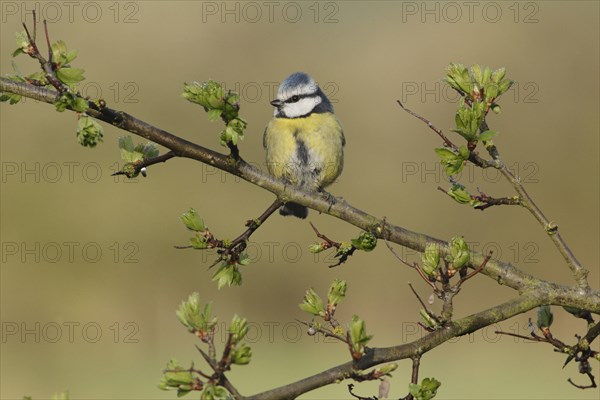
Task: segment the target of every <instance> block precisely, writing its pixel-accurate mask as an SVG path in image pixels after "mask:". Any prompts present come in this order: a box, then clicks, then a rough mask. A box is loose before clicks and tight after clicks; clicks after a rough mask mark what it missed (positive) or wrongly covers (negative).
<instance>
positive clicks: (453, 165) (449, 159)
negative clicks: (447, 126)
mask: <svg viewBox="0 0 600 400" xmlns="http://www.w3.org/2000/svg"><path fill="white" fill-rule="evenodd" d="M434 150H435V152H436V154H437V155H438V156H439V157H440V159H441V161H440V163H441V164H442V166H443V167H444V171H445V172H446V174H447V175H449V176H452V175H455V174H458V173H460V171H462V169H463V167H464V166H465V160H464V159H463V158H462V156H460V155H459V154H456V153H454V152H453V151H451V150H448V149H444V148H436V149H434Z"/></svg>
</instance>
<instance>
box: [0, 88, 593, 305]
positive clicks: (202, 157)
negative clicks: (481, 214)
mask: <svg viewBox="0 0 600 400" xmlns="http://www.w3.org/2000/svg"><path fill="white" fill-rule="evenodd" d="M0 92H10V93H15V94H20V95H22V96H25V97H30V98H33V99H37V100H39V101H43V102H46V103H54V102H55V101H56V99H57V97H58V92H56V91H54V90H49V89H45V88H40V87H37V86H34V85H30V84H27V83H21V82H14V81H12V80H10V79H7V78H1V77H0ZM90 107H91V108H90V109H88V110H87V111H86V113H87V114H88V115H91V116H92V117H94V118H97V119H99V120H101V121H104V122H107V123H109V124H111V125H113V126H115V127H117V128H119V129H123V130H126V131H128V132H131V133H133V134H135V135H138V136H141V137H143V138H145V139H148V140H150V141H152V142H154V143H157V144H160V145H162V146H164V147H167V148H168V149H170V150H171V151H173V152H175V153H176V154H177V155H178V156H180V157H185V158H191V159H194V160H197V161H200V162H203V163H205V164H208V165H212V166H214V167H216V168H219V169H221V170H223V171H227V172H229V173H231V174H233V175H235V176H239V177H240V178H242V179H244V180H246V181H248V182H250V183H253V184H254V185H257V186H259V187H261V188H263V189H266V190H268V191H270V192H271V193H273V194H275V195H276V196H277V197H279V198H282V197H285V199H286V201H293V202H295V203H299V204H302V205H304V206H307V207H310V208H312V209H313V210H316V211H319V212H321V213H324V214H329V215H332V216H334V217H337V218H339V219H341V220H343V221H345V222H348V223H350V224H352V225H354V226H356V227H358V228H360V229H362V230H365V231H367V232H374V233H376V234H377V236H378V238H380V239H381V238H383V237H385V238H386V239H387V240H388V241H390V242H393V243H396V244H399V245H401V246H405V247H408V248H410V249H413V250H416V251H419V252H423V251H424V250H425V246H426V245H427V244H428V243H435V244H437V247H438V248H439V249H440V253H441V256H445V255H446V253H447V251H448V243H447V242H445V241H443V240H440V239H436V238H434V237H431V236H428V235H425V234H422V233H418V232H414V231H410V230H408V229H405V228H402V227H400V226H396V225H392V224H390V223H388V222H387V221H384V220H382V219H380V218H377V217H375V216H373V215H370V214H368V213H366V212H364V211H362V210H360V209H357V208H355V207H353V206H351V205H350V204H348V203H347V202H346V201H343V200H338V201H337V202H335V204H333V205H332V204H331V202H330V201H328V200H327V199H325V198H324V197H323V196H322V195H320V194H319V193H315V192H309V191H305V190H303V189H301V188H297V187H292V186H290V185H286V184H285V183H283V182H281V181H278V180H276V179H274V178H273V177H272V176H270V175H268V174H266V173H263V172H262V171H260V170H259V169H258V168H256V167H254V166H252V165H250V164H248V163H247V162H245V161H244V160H243V159H239V160H234V159H233V158H231V157H229V156H227V155H224V154H221V153H218V152H216V151H213V150H210V149H207V148H205V147H203V146H200V145H197V144H195V143H192V142H189V141H187V140H185V139H182V138H180V137H178V136H175V135H173V134H172V133H169V132H167V131H164V130H162V129H159V128H157V127H154V126H152V125H150V124H148V123H147V122H144V121H141V120H139V119H137V118H135V117H133V116H131V115H129V114H127V113H125V112H122V111H116V110H112V109H110V108H107V107H105V108H102V109H98V107H97V106H95V105H94V104H93V103H91V102H90ZM484 258H485V256H484V255H483V254H481V253H472V254H471V261H470V265H469V266H470V267H471V268H477V267H478V266H480V265H481V264H482V263H483V261H484ZM481 273H482V274H484V275H487V276H489V277H490V278H492V279H494V280H496V281H497V282H498V283H500V284H502V285H506V286H508V287H511V288H513V289H515V290H518V291H519V292H524V291H527V290H536V291H538V292H539V293H540V294H541V295H543V296H545V297H546V298H547V301H546V303H545V304H553V305H561V306H571V307H576V308H580V309H584V310H588V311H590V312H592V313H595V314H600V292H599V291H598V290H593V289H591V288H587V289H585V290H574V289H572V288H570V287H567V286H562V285H558V284H555V283H551V282H546V281H544V280H542V279H539V278H536V277H534V276H532V275H530V274H527V273H525V272H523V271H521V270H519V269H518V268H515V267H514V266H513V265H512V264H510V263H506V262H501V261H498V260H490V261H489V262H488V263H487V264H486V266H485V268H484V269H483V270H482V271H481Z"/></svg>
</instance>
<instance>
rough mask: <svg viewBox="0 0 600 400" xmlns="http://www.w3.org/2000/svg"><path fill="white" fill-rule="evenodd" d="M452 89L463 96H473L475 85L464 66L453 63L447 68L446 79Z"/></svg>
mask: <svg viewBox="0 0 600 400" xmlns="http://www.w3.org/2000/svg"><path fill="white" fill-rule="evenodd" d="M444 80H445V81H446V82H447V83H448V84H449V85H450V87H452V88H453V89H455V90H457V91H458V92H459V93H461V94H463V95H469V96H470V95H471V92H472V91H473V83H472V82H471V76H470V75H469V71H468V70H467V68H466V67H465V66H464V65H462V64H454V63H451V64H450V65H448V67H446V78H445V79H444Z"/></svg>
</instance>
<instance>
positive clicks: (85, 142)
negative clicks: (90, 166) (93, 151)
mask: <svg viewBox="0 0 600 400" xmlns="http://www.w3.org/2000/svg"><path fill="white" fill-rule="evenodd" d="M103 138H104V133H103V129H102V126H101V125H100V124H99V123H97V122H96V121H94V120H93V119H92V118H90V117H88V116H86V115H83V116H81V117H79V121H77V140H78V141H79V144H81V145H82V146H84V147H96V145H97V144H98V143H101V142H103V141H104V139H103Z"/></svg>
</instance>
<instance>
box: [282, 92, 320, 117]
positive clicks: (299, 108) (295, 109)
mask: <svg viewBox="0 0 600 400" xmlns="http://www.w3.org/2000/svg"><path fill="white" fill-rule="evenodd" d="M320 102H321V98H320V97H305V98H303V99H300V101H297V102H295V103H287V104H286V105H285V106H284V108H283V112H284V113H285V115H286V116H287V117H288V118H296V117H300V116H302V115H307V114H309V113H310V112H311V111H312V110H313V108H315V107H316V106H317V105H318V104H319V103H320Z"/></svg>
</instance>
